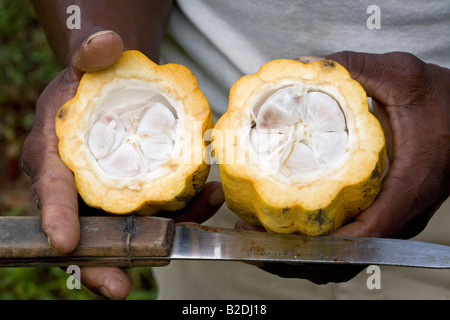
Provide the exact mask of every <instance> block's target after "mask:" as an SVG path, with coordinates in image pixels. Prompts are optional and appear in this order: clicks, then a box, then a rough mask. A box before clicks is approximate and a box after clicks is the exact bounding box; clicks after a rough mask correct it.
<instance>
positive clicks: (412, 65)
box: [326, 51, 428, 105]
mask: <svg viewBox="0 0 450 320" xmlns="http://www.w3.org/2000/svg"><path fill="white" fill-rule="evenodd" d="M326 58H327V59H332V60H335V61H337V62H339V63H340V64H341V65H342V66H343V67H344V68H346V69H347V70H348V71H349V73H350V76H351V77H352V78H353V79H354V80H356V81H358V82H359V83H360V84H361V85H362V87H363V88H364V89H365V90H366V92H367V95H368V96H370V97H375V98H376V99H377V100H378V101H379V102H381V103H382V104H384V105H397V104H400V103H405V102H408V101H411V97H412V96H416V95H417V94H421V92H423V90H426V88H428V85H427V84H426V83H424V81H423V79H422V69H423V65H424V64H423V63H422V61H420V60H419V59H418V58H417V57H415V56H413V55H412V54H408V53H403V52H391V53H387V54H369V53H360V52H352V51H343V52H338V53H334V54H331V55H327V56H326ZM406 83H407V84H408V85H407V86H405V84H406ZM400 86H401V87H400ZM405 88H407V89H405Z"/></svg>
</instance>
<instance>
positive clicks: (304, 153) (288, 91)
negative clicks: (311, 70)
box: [250, 86, 348, 176]
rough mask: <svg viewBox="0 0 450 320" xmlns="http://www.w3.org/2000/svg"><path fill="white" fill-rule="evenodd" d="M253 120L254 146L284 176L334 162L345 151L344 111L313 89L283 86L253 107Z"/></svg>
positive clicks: (265, 160) (263, 158) (346, 131)
mask: <svg viewBox="0 0 450 320" xmlns="http://www.w3.org/2000/svg"><path fill="white" fill-rule="evenodd" d="M252 119H253V121H254V125H253V127H252V129H251V131H250V140H251V144H252V147H253V149H254V150H255V151H256V152H257V154H258V157H259V158H262V159H261V160H262V161H263V162H265V163H270V165H271V166H272V169H273V170H274V171H275V172H278V173H282V174H284V175H285V176H293V175H297V174H301V173H305V172H309V173H310V172H313V171H315V170H317V169H318V168H320V167H321V166H326V165H333V164H334V163H336V162H338V161H339V160H340V159H341V158H342V157H343V156H344V154H345V148H346V146H347V142H348V129H347V125H346V121H345V116H344V113H343V111H342V110H341V108H340V106H339V104H338V102H337V101H336V100H335V99H333V98H332V97H331V96H329V95H328V94H326V93H323V92H320V91H314V88H307V87H301V86H289V87H286V88H282V89H280V90H278V91H276V92H275V93H274V94H272V95H271V96H270V97H269V98H268V99H267V100H266V101H264V103H263V104H262V105H261V106H257V107H254V108H253V113H252Z"/></svg>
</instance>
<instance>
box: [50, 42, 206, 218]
mask: <svg viewBox="0 0 450 320" xmlns="http://www.w3.org/2000/svg"><path fill="white" fill-rule="evenodd" d="M212 126H213V120H212V115H211V111H210V108H209V105H208V103H207V101H206V99H205V97H204V96H203V94H202V93H201V92H200V90H199V88H198V86H197V82H196V79H195V77H194V75H193V74H192V73H191V72H190V71H189V70H188V69H187V68H185V67H183V66H181V65H176V64H166V65H157V64H155V63H153V62H152V61H151V60H149V59H148V58H147V57H145V56H144V55H143V54H142V53H140V52H138V51H126V52H123V53H122V55H121V57H120V59H119V60H118V61H117V62H116V63H115V64H114V65H112V66H111V67H109V68H107V69H105V70H102V71H99V72H88V73H85V74H84V75H83V77H82V79H81V81H80V84H79V87H78V91H77V94H76V96H75V97H74V98H73V99H71V100H70V101H68V102H67V103H65V104H64V105H63V106H62V107H61V109H60V110H59V112H58V113H57V116H56V134H57V136H58V138H59V146H58V147H59V153H60V156H61V158H62V160H63V161H64V163H65V164H66V165H67V166H68V167H69V168H70V169H71V170H72V171H73V173H74V178H75V183H76V187H77V189H78V191H79V193H80V195H81V197H82V198H83V199H84V201H85V202H86V203H87V204H88V205H89V206H92V207H97V208H101V209H103V210H105V211H107V212H110V213H114V214H125V213H131V212H138V213H140V214H154V213H156V212H158V211H160V210H169V211H172V210H178V209H181V208H182V207H183V206H185V205H186V204H187V202H188V201H189V200H190V199H191V198H192V197H193V196H194V195H195V194H196V193H197V192H198V191H199V189H200V188H201V187H202V186H203V184H204V183H205V180H206V178H207V175H208V173H209V165H208V164H207V163H205V161H204V157H203V153H204V152H205V150H206V147H207V145H206V143H205V141H204V140H203V139H202V137H203V133H204V132H205V131H206V130H207V129H209V128H212Z"/></svg>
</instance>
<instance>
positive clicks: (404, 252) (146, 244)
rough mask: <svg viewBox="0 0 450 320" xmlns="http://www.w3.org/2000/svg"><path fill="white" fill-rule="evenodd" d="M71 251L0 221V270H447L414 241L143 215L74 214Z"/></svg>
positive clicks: (24, 223) (20, 224) (28, 224)
mask: <svg viewBox="0 0 450 320" xmlns="http://www.w3.org/2000/svg"><path fill="white" fill-rule="evenodd" d="M80 228H81V229H80V230H81V238H80V242H79V244H78V247H77V248H76V250H75V251H74V252H72V253H71V254H66V255H64V254H60V253H58V252H57V251H56V250H55V249H54V248H53V247H52V246H51V245H50V244H49V243H48V241H47V239H46V237H45V235H44V234H43V232H42V229H41V227H40V219H39V217H0V267H19V266H60V267H65V266H69V265H78V266H118V267H134V266H165V265H167V264H169V262H170V261H171V260H211V261H212V260H214V261H248V262H250V261H263V262H280V263H282V262H288V263H310V264H313V263H315V264H353V265H372V264H375V265H391V266H405V267H406V266H408V267H421V268H441V269H449V268H450V247H449V246H445V245H439V244H432V243H426V242H420V241H412V240H398V239H379V238H349V237H329V236H320V237H310V236H303V235H291V234H273V233H266V232H257V231H247V230H234V229H225V228H216V227H208V226H202V225H195V224H179V225H175V223H174V222H173V220H171V219H166V218H156V217H143V216H127V217H124V216H118V217H115V216H114V217H113V216H111V217H80Z"/></svg>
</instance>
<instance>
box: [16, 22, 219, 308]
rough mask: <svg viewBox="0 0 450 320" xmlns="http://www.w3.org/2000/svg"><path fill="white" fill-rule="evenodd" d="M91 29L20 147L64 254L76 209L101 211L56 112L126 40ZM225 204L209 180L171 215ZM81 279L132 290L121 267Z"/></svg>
mask: <svg viewBox="0 0 450 320" xmlns="http://www.w3.org/2000/svg"><path fill="white" fill-rule="evenodd" d="M96 30H98V29H96ZM93 32H94V30H90V31H89V32H87V33H86V35H85V36H83V37H81V38H80V40H79V42H78V44H77V45H75V46H74V48H75V50H74V51H73V53H72V55H71V59H70V65H69V66H68V67H67V68H66V69H64V70H63V71H62V72H61V73H60V74H59V75H58V76H57V77H56V78H55V79H54V80H53V81H52V82H51V83H50V84H49V85H48V86H47V87H46V89H45V90H44V91H43V93H42V94H41V96H40V97H39V99H38V101H37V105H36V115H35V122H34V126H33V129H32V131H31V133H30V135H29V136H28V137H27V139H26V141H25V144H24V146H23V152H22V163H23V168H24V170H25V172H27V173H28V174H29V175H30V177H31V179H32V193H33V197H34V199H35V201H36V203H37V205H38V207H39V208H40V211H41V221H42V230H43V232H44V233H45V235H46V236H47V238H48V240H49V242H50V243H51V245H52V246H53V247H54V248H55V249H56V250H57V251H59V252H61V253H63V254H68V253H70V252H72V251H73V250H74V249H75V248H76V246H77V244H78V241H79V238H80V225H79V220H78V214H79V213H80V214H83V215H89V214H92V212H95V213H96V214H98V212H97V211H98V210H93V209H92V210H91V209H90V208H89V207H87V206H80V205H79V203H78V192H77V190H76V187H75V183H74V178H73V174H72V172H71V171H70V170H69V169H68V168H67V167H66V166H65V164H64V163H63V162H62V160H61V158H60V156H59V152H58V138H57V136H56V133H55V117H56V113H57V111H58V110H59V108H60V107H61V106H62V105H63V104H64V103H65V102H66V101H68V100H70V99H72V98H73V97H74V96H75V94H76V91H77V88H78V84H79V81H80V79H81V77H82V75H83V73H84V72H87V71H98V70H102V69H104V68H106V67H109V66H110V65H112V64H113V63H114V62H115V61H117V59H118V58H119V56H120V55H121V53H122V51H123V42H122V39H121V37H120V36H119V35H118V34H116V33H114V32H112V31H108V30H100V31H98V32H96V33H93ZM222 203H223V195H222V193H221V188H220V184H219V183H217V182H210V183H208V184H206V185H205V186H204V188H203V189H202V191H201V192H200V193H199V194H198V196H197V197H196V198H194V199H193V201H192V202H191V203H190V204H189V206H188V207H187V208H186V209H185V210H180V211H179V212H175V213H171V216H170V217H171V218H173V219H174V220H175V221H176V222H179V221H185V220H189V221H195V222H199V223H200V222H203V221H204V220H206V219H207V218H209V217H210V216H211V215H212V214H214V213H215V212H216V211H217V210H218V209H219V207H220V206H221V205H222ZM80 210H82V211H80ZM81 281H82V283H83V284H84V285H86V286H87V287H88V288H89V289H90V290H91V291H93V292H96V293H101V294H103V295H105V296H107V297H110V298H114V299H121V298H125V297H127V296H128V294H129V292H130V290H131V286H130V282H129V279H128V278H127V276H126V274H125V272H124V271H123V270H121V269H119V268H109V267H101V268H100V267H89V268H83V269H82V270H81Z"/></svg>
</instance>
